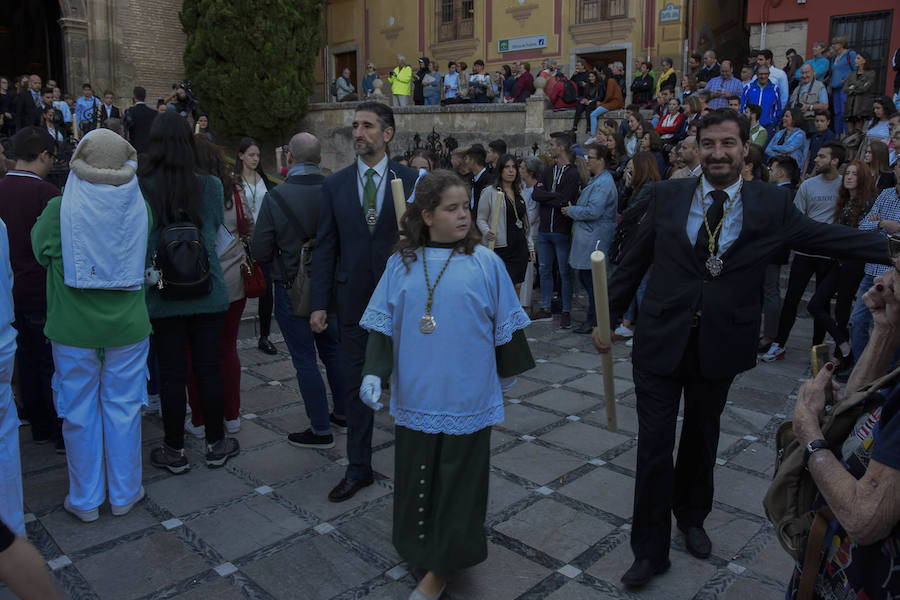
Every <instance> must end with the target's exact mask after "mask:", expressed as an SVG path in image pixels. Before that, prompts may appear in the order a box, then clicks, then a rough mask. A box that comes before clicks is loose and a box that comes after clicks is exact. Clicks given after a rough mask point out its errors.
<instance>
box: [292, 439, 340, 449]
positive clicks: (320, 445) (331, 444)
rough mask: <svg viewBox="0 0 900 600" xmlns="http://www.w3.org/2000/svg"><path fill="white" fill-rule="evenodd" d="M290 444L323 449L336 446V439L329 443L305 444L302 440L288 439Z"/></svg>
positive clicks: (298, 446)
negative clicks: (293, 440)
mask: <svg viewBox="0 0 900 600" xmlns="http://www.w3.org/2000/svg"><path fill="white" fill-rule="evenodd" d="M288 444H290V445H291V446H294V447H296V448H322V449H323V450H327V449H328V448H334V441H331V442H329V443H327V444H303V443H301V442H292V441H291V440H288Z"/></svg>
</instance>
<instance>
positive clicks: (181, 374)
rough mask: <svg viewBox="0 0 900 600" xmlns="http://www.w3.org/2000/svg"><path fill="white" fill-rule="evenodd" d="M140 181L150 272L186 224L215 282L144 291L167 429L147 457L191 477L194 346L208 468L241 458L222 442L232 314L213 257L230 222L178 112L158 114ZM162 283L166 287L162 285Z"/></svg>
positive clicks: (229, 441) (218, 187)
mask: <svg viewBox="0 0 900 600" xmlns="http://www.w3.org/2000/svg"><path fill="white" fill-rule="evenodd" d="M138 177H139V179H140V184H141V189H142V190H143V192H144V197H145V198H147V200H148V202H149V204H150V208H151V209H152V211H153V229H152V230H151V231H150V236H149V239H148V242H147V249H148V251H147V267H148V268H152V269H155V268H156V264H157V259H158V256H157V255H158V253H159V252H160V249H159V248H158V247H157V245H158V243H159V239H160V234H161V233H162V232H163V230H164V229H166V230H168V226H169V225H172V224H175V223H182V224H185V228H188V227H189V226H190V225H192V226H193V227H196V229H197V230H199V233H200V237H201V238H202V242H203V249H204V250H205V253H206V259H207V260H208V264H209V269H208V275H209V279H210V291H209V292H208V293H206V294H202V293H195V294H194V295H191V296H189V297H184V298H176V297H174V295H169V294H167V293H164V292H163V289H165V286H163V288H160V287H159V286H157V285H150V286H147V310H148V312H149V314H150V321H151V323H152V325H153V335H154V345H155V347H156V353H157V358H158V361H159V377H160V401H161V404H162V417H163V425H164V427H165V441H164V443H163V445H162V446H161V447H158V448H154V449H153V451H152V452H151V453H150V462H151V463H152V464H153V466H155V467H159V468H161V469H168V470H169V471H171V472H172V473H176V474H178V473H183V472H185V471H187V470H188V469H189V465H188V460H187V458H186V457H185V455H184V420H185V405H186V398H185V387H186V385H187V348H188V345H190V352H191V363H192V365H193V369H194V374H195V376H196V378H197V391H198V393H197V396H198V398H199V400H200V405H201V406H202V408H203V415H204V422H205V429H206V464H207V466H209V467H211V468H212V467H221V466H223V465H224V464H225V463H226V462H227V461H228V459H229V458H231V457H233V456H237V455H238V454H239V453H240V446H239V444H238V442H237V440H235V439H234V438H229V437H226V436H225V428H224V396H223V394H224V391H223V387H222V375H221V373H220V371H219V369H220V362H219V348H220V346H221V340H222V326H223V324H224V321H225V312H226V311H227V310H228V292H227V290H226V288H225V279H224V277H223V275H222V267H221V265H220V264H219V259H218V257H217V256H216V250H215V240H216V234H217V232H218V230H219V227H221V226H222V224H223V223H224V220H225V209H224V206H223V202H222V200H223V198H224V192H223V190H222V184H221V182H220V181H219V179H218V178H217V177H215V176H212V175H201V174H199V173H198V172H197V158H196V151H195V145H194V136H193V135H192V134H191V129H190V126H189V125H188V124H187V121H185V120H184V119H183V118H182V117H181V116H179V115H178V114H177V113H174V112H166V113H163V114H160V115H158V116H157V117H156V119H155V120H154V121H153V126H152V127H151V129H150V144H149V147H148V149H147V152H146V154H144V155H142V157H141V164H140V166H139V167H138ZM162 276H163V277H164V276H165V273H162ZM160 282H162V283H164V279H160Z"/></svg>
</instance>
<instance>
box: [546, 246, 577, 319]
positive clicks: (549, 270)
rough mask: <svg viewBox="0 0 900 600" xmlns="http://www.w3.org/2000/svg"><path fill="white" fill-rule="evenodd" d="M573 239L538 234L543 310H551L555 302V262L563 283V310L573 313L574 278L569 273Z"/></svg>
mask: <svg viewBox="0 0 900 600" xmlns="http://www.w3.org/2000/svg"><path fill="white" fill-rule="evenodd" d="M571 247H572V238H571V236H569V235H568V234H565V233H543V232H540V233H538V257H539V259H540V267H541V268H540V275H541V308H546V309H547V310H550V302H551V301H552V300H553V261H554V260H556V264H557V266H558V267H559V278H560V280H561V281H562V294H561V297H562V310H563V312H564V313H567V312H571V311H572V276H571V272H570V271H569V250H570V249H571Z"/></svg>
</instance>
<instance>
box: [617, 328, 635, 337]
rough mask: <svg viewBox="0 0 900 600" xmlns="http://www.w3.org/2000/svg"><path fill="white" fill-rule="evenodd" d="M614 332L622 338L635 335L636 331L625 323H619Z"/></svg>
mask: <svg viewBox="0 0 900 600" xmlns="http://www.w3.org/2000/svg"><path fill="white" fill-rule="evenodd" d="M613 334H615V335H616V336H618V337H620V338H630V337H632V336H633V335H634V331H632V330H631V329H628V328H627V327H625V326H624V325H619V326H618V327H616V330H615V331H614V332H613Z"/></svg>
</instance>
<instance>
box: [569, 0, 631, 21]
mask: <svg viewBox="0 0 900 600" xmlns="http://www.w3.org/2000/svg"><path fill="white" fill-rule="evenodd" d="M627 7H628V2H627V0H577V7H576V12H575V14H576V16H577V22H578V23H595V22H597V21H605V20H607V19H621V18H624V17H627V16H628V14H627Z"/></svg>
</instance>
